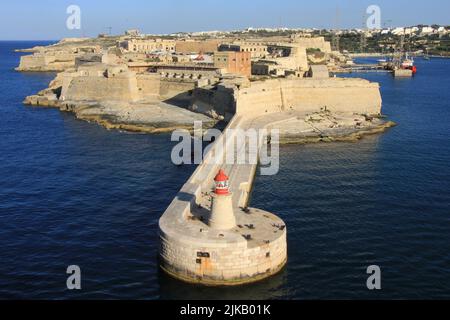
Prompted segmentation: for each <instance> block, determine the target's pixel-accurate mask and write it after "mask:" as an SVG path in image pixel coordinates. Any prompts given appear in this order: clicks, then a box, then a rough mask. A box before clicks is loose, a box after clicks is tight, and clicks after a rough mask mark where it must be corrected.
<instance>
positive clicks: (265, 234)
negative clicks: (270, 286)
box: [159, 114, 287, 285]
mask: <svg viewBox="0 0 450 320" xmlns="http://www.w3.org/2000/svg"><path fill="white" fill-rule="evenodd" d="M286 117H287V115H286V114H279V115H272V116H271V117H267V116H266V117H264V116H263V117H259V118H255V119H248V118H245V117H243V116H239V115H235V116H234V117H233V119H232V120H231V121H230V122H229V124H228V126H227V128H226V129H225V130H224V132H223V134H222V135H221V136H220V137H219V138H218V139H217V140H216V141H215V142H214V144H213V145H212V146H211V149H210V150H209V152H208V153H207V154H206V156H205V159H204V161H203V163H202V164H200V165H199V166H198V168H197V169H196V171H195V172H194V173H193V175H192V176H191V177H190V179H189V180H188V181H187V182H186V184H185V185H184V186H183V187H182V188H181V190H180V192H179V193H178V194H177V196H176V197H175V199H174V200H173V201H172V203H171V204H170V205H169V207H168V208H167V210H166V211H165V213H164V214H163V216H162V217H161V219H160V221H159V228H160V266H161V268H162V269H163V270H164V271H166V272H167V273H169V274H170V275H172V276H174V277H175V278H178V279H180V280H184V281H187V282H192V283H201V284H206V285H238V284H243V283H248V282H254V281H257V280H260V279H263V278H265V277H268V276H271V275H273V274H275V273H277V272H278V271H280V270H281V269H282V268H283V266H284V265H285V263H286V261H287V244H286V232H287V230H286V225H285V224H284V222H283V221H282V220H281V219H280V218H278V217H277V216H275V215H274V214H272V213H270V212H267V211H264V210H260V209H256V208H249V207H247V204H248V201H249V196H250V192H251V189H252V184H253V180H254V177H255V173H256V169H257V165H256V164H249V163H248V164H247V163H246V164H237V163H231V164H227V163H226V161H225V159H226V157H227V155H226V152H234V153H235V154H234V156H235V157H234V158H235V159H237V155H238V154H240V153H246V154H247V155H250V154H251V153H258V152H259V150H257V149H253V150H251V149H249V144H248V143H247V141H242V140H241V143H240V144H239V143H236V145H235V147H234V148H231V147H230V145H232V144H234V143H235V142H236V141H239V139H235V138H236V137H235V134H236V132H237V131H236V130H233V129H238V128H239V129H243V130H246V129H250V128H252V129H263V128H265V127H266V126H267V125H269V124H271V123H272V124H273V123H274V121H277V119H279V120H283V119H286ZM261 139H262V138H261ZM258 145H259V146H263V145H264V143H263V141H261V140H260V141H259V143H258ZM222 146H225V148H223V147H222ZM253 155H255V154H253ZM256 156H257V155H256ZM214 159H221V161H219V163H217V161H215V160H214ZM219 170H223V172H226V173H227V174H228V175H229V186H228V187H229V190H230V191H231V195H230V197H231V198H232V200H231V204H230V208H228V213H230V212H231V214H230V216H231V219H233V216H234V221H233V222H234V223H232V224H231V225H227V226H226V228H221V226H220V225H214V226H212V224H211V218H212V217H211V214H212V211H213V210H214V208H213V203H214V201H217V200H214V192H213V190H214V185H215V181H214V178H215V177H216V174H217V173H218V172H219ZM219 214H222V213H219ZM224 214H226V213H224Z"/></svg>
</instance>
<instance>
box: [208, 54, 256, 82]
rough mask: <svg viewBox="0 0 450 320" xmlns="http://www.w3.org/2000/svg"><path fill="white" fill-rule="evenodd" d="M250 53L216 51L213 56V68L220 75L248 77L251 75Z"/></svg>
mask: <svg viewBox="0 0 450 320" xmlns="http://www.w3.org/2000/svg"><path fill="white" fill-rule="evenodd" d="M251 63H252V62H251V53H250V52H237V51H218V52H216V53H215V54H214V66H215V67H216V68H220V69H221V70H222V73H234V74H240V75H243V76H246V77H250V76H251V74H252V65H251Z"/></svg>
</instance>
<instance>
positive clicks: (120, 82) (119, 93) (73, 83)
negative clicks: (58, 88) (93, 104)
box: [62, 72, 140, 101]
mask: <svg viewBox="0 0 450 320" xmlns="http://www.w3.org/2000/svg"><path fill="white" fill-rule="evenodd" d="M66 85H67V87H66V88H63V94H62V97H63V99H65V100H94V101H96V100H104V101H112V100H114V101H136V100H139V98H140V96H139V92H138V84H137V79H136V75H135V74H134V73H132V72H129V73H125V74H123V75H118V76H115V77H111V78H107V77H103V76H77V77H73V78H72V79H71V80H69V83H68V84H67V83H66Z"/></svg>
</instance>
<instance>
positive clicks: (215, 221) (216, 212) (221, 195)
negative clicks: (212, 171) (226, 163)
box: [208, 169, 236, 230]
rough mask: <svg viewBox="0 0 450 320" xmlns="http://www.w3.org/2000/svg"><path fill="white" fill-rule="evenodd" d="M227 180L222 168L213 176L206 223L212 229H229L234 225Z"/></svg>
mask: <svg viewBox="0 0 450 320" xmlns="http://www.w3.org/2000/svg"><path fill="white" fill-rule="evenodd" d="M228 180H229V179H228V177H227V175H226V174H225V172H224V171H223V170H222V169H221V170H220V171H219V173H218V174H217V175H216V177H215V178H214V183H215V190H214V192H213V193H212V208H211V215H210V217H209V223H208V224H209V226H210V227H211V228H212V229H216V230H229V229H232V228H234V227H235V226H236V218H235V216H234V212H233V201H232V198H233V194H232V193H231V192H230V191H229V184H228Z"/></svg>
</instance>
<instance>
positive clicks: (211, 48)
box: [175, 40, 222, 53]
mask: <svg viewBox="0 0 450 320" xmlns="http://www.w3.org/2000/svg"><path fill="white" fill-rule="evenodd" d="M221 42H222V41H221V40H205V41H176V43H175V50H176V51H177V52H179V53H192V52H203V53H206V52H215V51H217V48H218V47H219V44H220V43H221Z"/></svg>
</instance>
